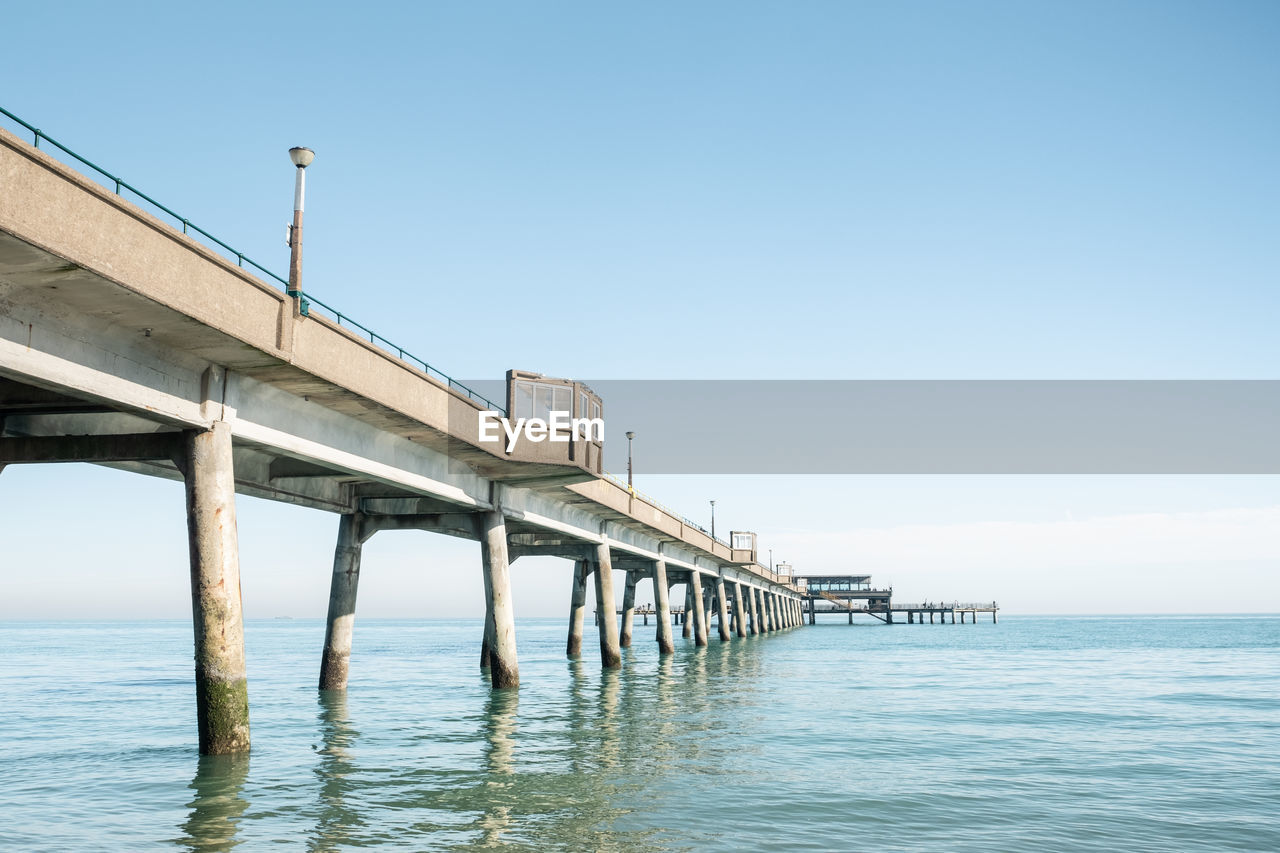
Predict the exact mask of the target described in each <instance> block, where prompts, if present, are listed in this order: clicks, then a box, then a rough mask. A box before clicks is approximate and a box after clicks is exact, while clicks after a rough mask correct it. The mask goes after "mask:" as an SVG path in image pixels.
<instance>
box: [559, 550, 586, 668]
mask: <svg viewBox="0 0 1280 853" xmlns="http://www.w3.org/2000/svg"><path fill="white" fill-rule="evenodd" d="M589 574H591V561H590V560H575V561H574V563H573V588H572V590H571V592H570V597H569V642H568V645H567V646H566V648H565V653H566V654H567V655H568V656H569V657H571V658H576V657H577V656H578V655H580V654H582V627H583V623H584V621H585V620H586V615H587V576H588V575H589Z"/></svg>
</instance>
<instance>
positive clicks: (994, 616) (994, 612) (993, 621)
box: [991, 610, 1000, 625]
mask: <svg viewBox="0 0 1280 853" xmlns="http://www.w3.org/2000/svg"><path fill="white" fill-rule="evenodd" d="M999 621H1000V620H999V619H997V618H996V611H994V610H992V611H991V624H992V625H995V624H997V623H999Z"/></svg>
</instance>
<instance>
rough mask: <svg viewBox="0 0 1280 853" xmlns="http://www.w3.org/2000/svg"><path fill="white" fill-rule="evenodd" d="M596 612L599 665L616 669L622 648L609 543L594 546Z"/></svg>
mask: <svg viewBox="0 0 1280 853" xmlns="http://www.w3.org/2000/svg"><path fill="white" fill-rule="evenodd" d="M595 562H596V612H598V613H599V614H600V619H599V622H600V666H602V667H604V668H605V669H617V668H618V667H620V666H622V649H621V647H620V646H619V645H618V619H617V617H616V616H615V614H614V610H613V609H614V607H616V606H617V605H616V604H615V602H614V598H613V558H612V557H611V556H610V555H609V543H608V542H602V543H601V544H599V545H597V546H596V560H595Z"/></svg>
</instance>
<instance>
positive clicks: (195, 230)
mask: <svg viewBox="0 0 1280 853" xmlns="http://www.w3.org/2000/svg"><path fill="white" fill-rule="evenodd" d="M0 115H3V116H4V117H6V118H8V119H9V120H10V121H12V122H13V123H14V124H15V125H16V126H17V127H19V128H21V129H22V130H25V131H27V132H28V133H30V134H31V135H32V144H33V145H34V146H35V147H36V148H40V145H41V143H42V142H43V143H44V144H45V148H44V149H41V150H44V151H45V152H46V153H47V152H48V150H49V149H50V148H52V149H53V150H55V151H58V152H60V153H61V154H63V155H65V156H66V157H69V158H71V160H72V161H73V162H70V163H67V165H68V166H71V167H72V168H74V169H77V170H78V171H80V172H81V174H84V175H85V176H86V177H88V178H91V179H93V180H94V181H97V182H98V183H101V184H102V185H103V186H105V187H106V188H108V189H114V191H115V194H116V195H118V196H120V197H121V198H128V199H129V200H130V201H135V203H136V201H142V202H144V203H145V204H146V205H148V206H149V207H150V208H151V209H152V210H153V211H156V212H158V213H159V214H160V217H159V218H161V219H163V218H166V217H167V218H169V219H171V220H173V222H174V223H175V224H176V225H180V226H181V227H182V233H183V234H185V235H187V236H188V237H190V238H192V239H196V238H201V239H199V242H201V243H203V244H204V245H205V246H206V247H207V248H210V249H213V250H214V251H216V252H218V253H220V254H222V255H224V256H225V257H226V258H227V259H228V260H231V259H234V260H235V262H236V266H238V267H240V268H242V269H249V270H253V271H255V272H257V273H259V274H261V275H263V276H265V277H266V278H267V279H270V280H271V281H274V282H276V283H278V284H280V285H281V286H283V288H284V290H285V293H287V294H288V295H290V296H294V297H297V298H298V300H299V310H300V311H301V312H302V313H303V314H304V315H306V314H308V313H309V311H310V309H311V307H312V306H317V307H319V308H321V309H322V310H323V311H324V312H325V313H326V314H327V315H328V316H329V318H331V319H332V320H333V322H335V323H337V324H338V325H339V326H341V327H343V328H346V329H350V330H352V331H354V332H357V333H359V335H360V337H362V338H366V339H368V341H369V343H371V344H373V345H374V346H376V347H378V348H379V349H381V350H383V351H385V352H386V353H388V354H389V355H394V356H396V357H397V358H398V359H400V360H401V361H403V362H405V363H407V364H409V365H411V366H413V367H415V368H417V369H418V370H420V371H421V372H422V373H423V374H425V375H426V376H428V377H430V378H431V379H434V380H436V381H437V382H440V383H441V384H443V385H444V386H445V387H446V388H448V389H450V390H451V391H453V392H454V393H457V394H461V395H462V396H464V397H466V398H468V399H470V400H474V401H475V402H477V403H480V404H481V405H484V406H486V407H487V408H489V409H491V410H493V411H497V412H500V413H502V414H503V415H506V413H507V409H506V406H500V405H498V404H497V403H494V402H493V401H492V400H489V399H488V398H486V397H484V396H483V395H482V394H480V393H478V392H476V391H475V390H474V389H472V388H470V387H468V386H466V385H464V384H463V383H461V382H459V381H457V380H456V379H454V378H453V377H451V376H449V375H448V374H446V373H444V372H442V371H440V370H437V369H436V368H434V367H432V366H431V365H430V364H428V363H427V362H426V361H424V360H423V359H421V358H418V357H417V356H416V355H413V354H412V353H410V352H409V351H408V350H406V349H405V348H404V347H401V346H400V345H398V344H395V343H392V342H391V341H389V340H387V339H386V338H384V337H383V336H382V335H379V334H378V333H377V332H374V331H373V330H372V329H370V328H368V327H367V326H364V325H362V324H360V323H357V322H356V321H355V320H353V319H351V318H350V317H348V316H347V315H346V314H343V313H342V312H341V311H338V310H337V309H336V308H332V307H330V306H329V305H326V304H325V303H324V302H321V301H320V300H319V299H317V298H316V297H315V296H313V295H311V294H310V293H306V292H304V291H303V290H301V289H299V290H291V289H290V288H289V280H288V279H286V278H282V277H281V276H279V275H277V274H276V273H274V272H272V271H271V270H269V269H267V268H266V267H264V266H263V265H262V264H260V263H258V262H257V261H255V260H253V259H252V258H250V257H249V256H248V255H246V254H245V253H244V252H241V251H240V250H238V249H236V248H234V247H233V246H231V245H230V244H228V243H224V242H223V241H222V240H219V239H218V238H217V237H215V236H213V235H212V234H210V233H209V232H208V231H206V230H204V229H203V228H201V227H200V226H198V225H196V224H195V223H193V222H192V221H191V220H189V219H187V218H186V217H185V216H183V215H182V214H180V213H178V212H177V211H175V210H173V209H172V208H170V207H168V206H166V205H164V204H162V203H160V202H158V201H156V200H155V199H154V198H152V197H151V196H149V195H147V194H146V193H144V192H143V191H142V190H140V189H138V188H137V187H135V186H133V184H130V183H129V182H128V181H126V180H124V179H123V178H121V177H119V176H117V175H114V174H112V173H111V172H108V171H107V170H106V169H104V168H102V167H101V166H99V165H98V164H97V163H94V162H93V161H92V160H89V159H87V158H85V157H82V156H80V155H79V154H77V153H76V152H74V151H72V150H71V149H70V148H68V147H67V146H65V145H63V144H62V143H61V142H59V141H58V140H56V139H54V138H53V137H52V136H50V135H49V134H47V133H45V132H44V131H43V130H40V128H38V127H36V126H35V125H32V124H28V123H27V122H25V121H23V120H22V119H21V118H19V117H18V116H16V115H14V114H13V113H11V112H9V111H8V110H6V109H5V108H4V107H0ZM77 164H78V165H77ZM81 166H83V167H86V168H87V169H88V170H89V171H88V172H85V170H84V169H81V168H80V167H81ZM126 192H127V193H128V194H129V195H126Z"/></svg>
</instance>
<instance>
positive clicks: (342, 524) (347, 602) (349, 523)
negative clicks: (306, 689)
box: [320, 512, 364, 690]
mask: <svg viewBox="0 0 1280 853" xmlns="http://www.w3.org/2000/svg"><path fill="white" fill-rule="evenodd" d="M363 526H364V516H363V515H361V514H360V513H358V512H356V513H347V514H344V515H342V516H341V517H340V518H339V519H338V544H337V545H336V546H335V547H334V549H333V577H332V578H331V579H330V581H329V617H328V620H327V621H326V623H325V631H324V651H323V653H322V654H321V656H320V689H321V690H346V689H347V670H348V666H349V663H350V660H351V636H352V633H353V632H354V630H355V624H356V589H357V587H358V586H359V584H360V552H361V550H362V548H363V545H364V537H363V535H362V533H363V531H362V529H361V528H362V527H363Z"/></svg>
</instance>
